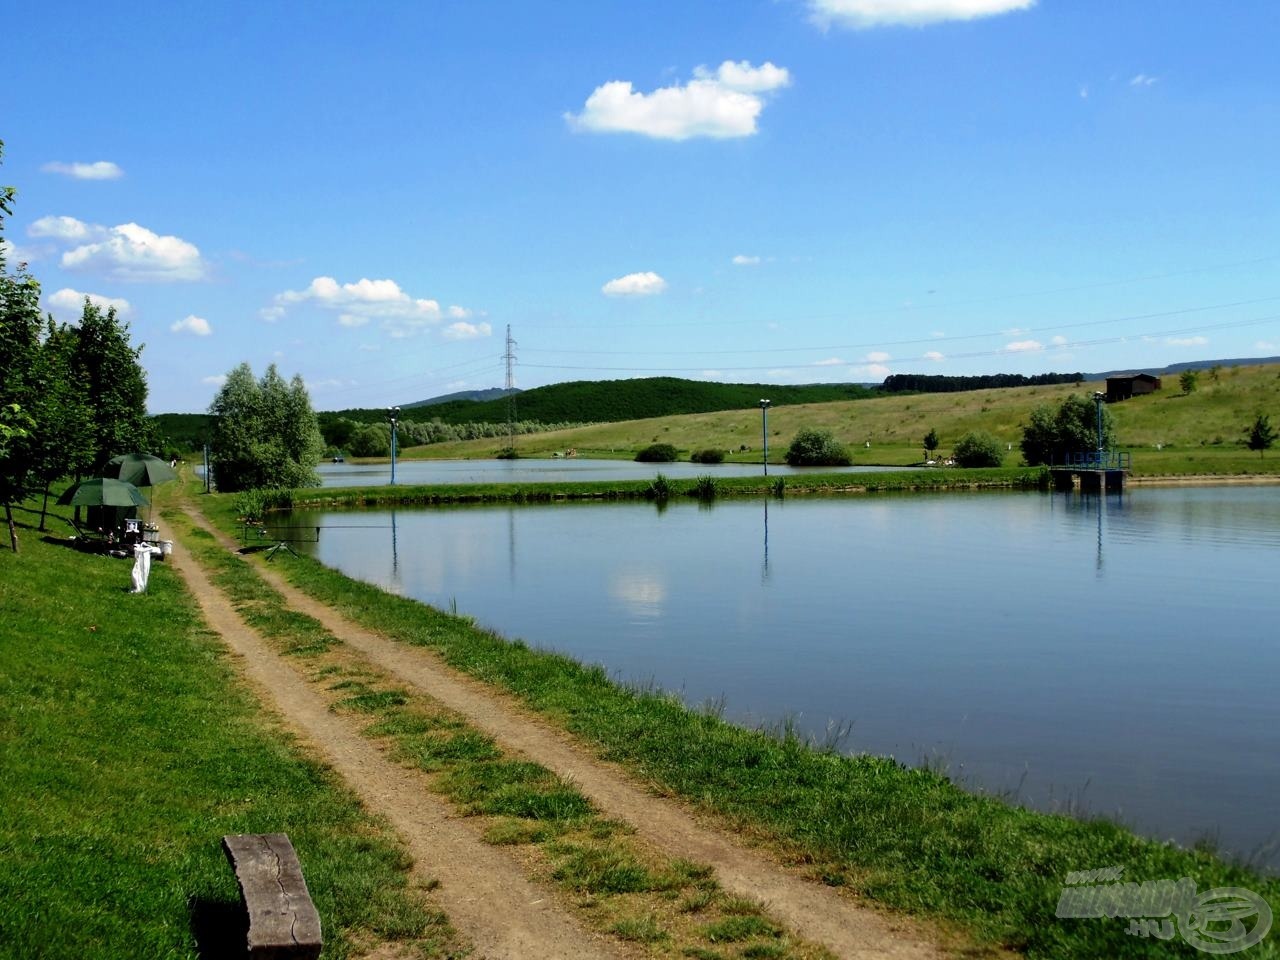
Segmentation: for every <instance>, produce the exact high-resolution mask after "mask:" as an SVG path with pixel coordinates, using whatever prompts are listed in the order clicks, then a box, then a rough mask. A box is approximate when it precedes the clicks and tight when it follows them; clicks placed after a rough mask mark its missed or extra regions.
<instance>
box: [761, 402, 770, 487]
mask: <svg viewBox="0 0 1280 960" xmlns="http://www.w3.org/2000/svg"><path fill="white" fill-rule="evenodd" d="M760 436H762V437H763V438H764V475H765V476H766V477H767V476H768V475H769V401H768V400H761V401H760Z"/></svg>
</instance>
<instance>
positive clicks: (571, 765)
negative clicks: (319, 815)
mask: <svg viewBox="0 0 1280 960" xmlns="http://www.w3.org/2000/svg"><path fill="white" fill-rule="evenodd" d="M188 514H189V515H190V516H191V517H192V519H193V520H194V521H195V522H196V523H198V524H200V525H201V526H203V527H204V528H205V529H209V530H211V531H212V532H213V533H214V535H215V536H218V537H219V539H220V540H221V541H222V543H223V544H224V545H225V546H227V547H228V548H232V549H233V548H235V547H236V544H235V543H234V542H232V541H231V540H230V539H229V538H227V537H225V536H223V535H222V534H221V533H220V532H218V531H216V530H213V529H212V527H211V526H210V525H209V524H208V523H207V522H206V521H205V520H204V518H203V517H201V516H199V515H198V514H196V513H195V512H194V511H190V510H188ZM258 572H259V573H260V574H261V576H262V577H263V578H264V579H265V580H266V581H267V582H268V583H269V584H270V586H271V587H272V588H273V589H274V590H276V591H277V592H278V593H279V594H280V595H281V596H283V597H284V598H285V599H286V601H287V602H288V604H289V605H290V606H291V607H292V608H293V609H295V610H297V611H298V612H301V613H304V614H306V615H308V616H310V617H312V618H314V619H315V620H317V621H318V622H319V623H321V624H322V625H323V626H324V627H325V628H326V629H327V630H329V631H330V632H331V633H332V634H334V635H335V636H336V637H339V638H340V639H341V640H342V641H343V642H344V643H346V644H348V645H349V646H350V647H351V648H352V649H354V650H357V651H359V652H360V653H361V654H363V655H364V656H365V657H367V658H368V659H369V660H370V661H371V662H372V663H373V664H375V665H376V666H378V667H379V668H380V669H382V670H384V671H386V672H387V673H388V674H390V675H392V676H395V677H396V678H398V679H399V680H401V681H403V682H404V683H407V684H409V685H411V686H413V687H416V688H417V689H418V690H420V691H421V692H423V693H425V694H427V695H428V696H430V697H432V698H433V699H435V700H437V701H439V702H440V703H442V704H444V705H445V706H447V707H449V708H450V709H452V710H454V711H456V712H457V713H459V714H461V715H462V716H463V717H465V718H466V719H467V720H468V721H469V722H470V723H472V724H473V725H474V726H476V727H477V728H479V729H480V730H482V731H484V732H485V733H487V734H489V735H490V736H492V737H493V738H494V739H495V740H496V741H497V742H498V743H499V744H501V745H503V746H505V747H510V748H512V749H514V750H517V751H519V752H520V753H523V754H525V755H526V756H528V757H529V758H530V759H532V760H534V761H536V762H538V763H540V764H542V765H543V766H545V767H547V768H548V769H550V770H552V771H553V772H555V773H557V774H559V775H560V776H562V777H565V778H566V779H569V780H572V781H573V782H574V784H575V785H576V786H577V787H578V788H579V789H580V790H581V792H582V793H583V794H584V795H586V796H587V797H588V798H589V799H590V800H591V801H592V802H593V803H595V804H596V805H597V806H598V807H599V808H600V809H601V810H602V811H604V812H605V813H606V815H608V816H610V817H614V818H617V819H621V820H625V821H626V822H627V823H629V824H630V825H631V826H632V827H634V828H635V829H636V830H637V831H638V833H639V834H640V835H641V836H642V837H643V838H645V839H646V840H648V841H649V842H651V843H652V844H654V846H655V847H657V848H658V849H660V850H662V851H664V852H666V853H668V854H669V855H672V856H680V857H691V858H695V859H697V860H698V861H700V862H703V863H707V864H709V865H711V866H712V867H713V868H714V869H715V871H716V875H717V877H718V879H719V881H720V883H721V885H722V886H723V887H724V888H725V889H726V890H727V891H729V892H731V893H734V894H736V895H739V896H746V897H750V898H753V899H758V900H761V901H763V902H764V903H765V905H766V906H767V908H768V909H769V911H770V913H771V914H772V915H773V916H774V917H775V918H776V919H778V920H780V921H781V922H783V923H784V924H786V925H787V926H788V927H789V928H790V929H792V930H794V931H795V932H796V933H797V934H798V935H800V936H802V937H804V938H805V939H807V940H811V941H814V942H817V943H821V944H823V945H824V946H826V947H827V948H829V949H830V950H832V951H833V952H834V953H836V954H837V955H838V956H841V957H850V958H873V957H875V958H902V960H908V958H910V960H915V958H937V957H941V956H944V952H943V951H942V950H941V949H940V948H939V947H938V946H936V944H935V943H934V942H933V938H932V937H930V935H929V934H928V933H927V932H926V931H925V930H924V929H923V927H922V925H918V924H916V923H913V922H911V921H908V920H905V919H895V918H891V917H889V916H887V915H886V914H884V913H882V912H880V911H878V910H875V909H873V908H871V907H869V906H865V905H862V904H859V903H857V902H855V901H853V900H851V899H849V898H847V897H844V896H841V895H840V894H839V893H837V892H836V891H834V890H832V889H831V888H829V887H826V886H823V885H821V884H818V883H815V882H812V881H807V880H805V879H803V878H801V877H799V876H797V875H796V874H795V873H793V872H791V871H788V870H787V869H786V868H784V867H782V866H780V865H779V864H778V863H776V862H775V861H774V860H772V859H771V858H769V856H768V855H767V854H765V853H763V852H761V851H759V850H754V849H751V848H748V847H746V846H743V845H742V844H741V843H739V842H738V841H736V840H735V839H733V838H731V837H730V836H728V835H727V834H726V833H724V832H722V831H720V830H717V829H715V828H713V827H710V826H707V825H706V824H704V823H701V822H699V820H698V819H697V818H696V817H695V816H694V815H693V814H692V813H691V812H690V810H689V809H688V808H687V807H685V806H683V805H682V804H680V803H678V802H676V801H673V800H669V799H665V798H662V797H658V796H654V795H653V794H652V793H651V792H650V791H649V790H648V789H647V788H646V786H645V785H644V784H643V783H640V782H638V781H637V780H636V779H635V778H634V777H632V776H630V775H629V774H627V773H626V772H625V771H624V770H622V769H621V768H620V767H618V766H616V765H613V764H609V763H606V762H604V761H601V760H600V759H598V758H597V757H596V756H594V755H593V754H592V753H591V752H590V751H589V750H587V749H586V748H584V747H583V746H581V745H580V744H578V743H576V742H574V741H572V740H571V739H570V738H569V737H568V735H567V734H565V733H564V732H563V731H560V730H557V729H555V728H553V727H550V726H549V725H548V724H547V723H546V721H545V720H543V719H541V718H539V717H537V716H536V715H534V714H532V713H530V712H529V711H527V710H525V709H523V708H522V707H520V706H519V705H518V704H517V703H515V701H514V700H513V699H512V698H510V697H506V696H503V695H502V694H500V693H499V692H497V691H495V690H493V689H492V688H488V687H485V686H483V685H482V684H480V683H479V682H477V681H475V680H472V679H470V678H467V677H464V676H462V675H461V674H459V673H457V672H456V671H454V670H453V669H452V668H450V667H448V666H447V665H445V664H444V663H443V662H441V660H440V659H439V658H438V657H437V656H436V655H435V654H434V653H432V652H431V651H429V650H425V649H421V648H417V647H410V646H406V645H404V644H401V643H397V642H394V641H391V640H388V639H386V638H385V637H381V636H378V635H376V634H374V633H371V632H369V631H368V630H366V629H364V628H363V627H361V626H359V625H357V624H355V623H352V622H351V621H350V620H348V619H346V618H345V617H343V616H341V615H340V614H338V613H337V612H335V611H334V610H332V609H331V608H329V607H327V606H325V605H324V604H322V603H319V602H317V601H315V600H314V599H312V598H311V597H309V596H307V595H306V594H305V593H303V592H301V591H300V590H298V589H297V588H295V587H293V586H292V585H291V584H290V583H289V582H288V581H287V580H286V579H285V578H284V577H282V576H280V575H279V574H278V573H276V572H274V571H272V570H268V569H264V568H261V567H259V568H258ZM299 682H301V681H299ZM357 789H358V786H357ZM433 869H434V867H433ZM450 916H451V918H452V919H454V922H455V923H456V924H457V925H458V926H459V927H460V928H462V929H464V930H465V929H466V924H465V923H464V921H463V919H462V918H461V917H454V916H453V913H452V911H450Z"/></svg>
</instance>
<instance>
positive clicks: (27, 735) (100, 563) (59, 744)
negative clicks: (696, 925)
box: [0, 530, 454, 960]
mask: <svg viewBox="0 0 1280 960" xmlns="http://www.w3.org/2000/svg"><path fill="white" fill-rule="evenodd" d="M23 534H24V536H23V542H22V552H21V553H20V554H19V555H17V556H14V555H13V554H11V553H10V552H9V551H8V550H3V551H0V621H2V622H3V623H4V624H5V629H4V642H3V643H0V810H2V811H3V816H0V957H3V958H14V960H19V958H21V960H26V958H31V957H44V958H59V957H66V958H81V957H90V956H91V957H94V958H95V960H110V958H122V960H125V958H128V960H132V958H136V957H170V958H180V957H192V958H193V957H195V956H197V944H196V935H195V934H194V933H193V926H194V927H195V929H197V930H201V931H202V936H203V937H204V938H205V939H204V942H205V943H206V945H207V946H209V951H208V955H214V953H216V952H217V944H218V942H219V938H220V937H225V936H228V935H230V931H231V929H232V928H231V927H230V925H229V924H228V922H227V920H226V917H227V916H228V914H229V913H230V912H231V911H232V910H233V909H234V905H235V904H236V903H237V901H238V890H237V887H236V883H235V879H234V876H233V874H232V872H231V869H230V867H229V866H228V865H227V862H226V860H225V858H224V856H223V854H222V851H221V848H220V840H221V838H222V836H223V835H225V834H230V833H259V832H276V831H282V832H285V833H288V834H289V836H290V838H291V839H292V841H293V843H294V846H295V848H296V849H297V851H298V855H299V858H300V860H301V862H302V865H303V870H304V872H305V874H306V878H307V883H308V886H309V888H310V890H311V893H312V896H313V898H314V900H315V902H316V905H317V908H318V909H319V911H320V916H321V919H322V922H323V924H324V930H325V941H326V944H325V956H326V957H332V958H341V957H349V956H353V955H354V954H356V953H357V952H363V951H364V949H366V948H367V947H369V946H371V945H373V944H376V943H377V942H379V941H383V940H391V941H402V942H404V943H406V945H407V944H415V945H416V946H417V947H418V948H419V949H420V950H421V951H422V955H425V956H443V955H451V953H452V951H453V949H454V947H453V934H452V931H451V930H450V928H449V926H448V923H447V921H446V920H445V918H444V916H443V915H442V914H440V913H439V912H438V911H435V910H433V909H431V908H430V907H429V906H427V905H426V904H425V902H424V901H423V900H422V898H421V897H420V896H419V895H418V894H417V893H415V892H414V891H412V890H410V889H409V887H408V885H407V871H408V867H409V862H408V859H407V856H406V854H405V853H404V851H403V850H402V849H401V847H400V846H399V845H398V842H397V841H396V840H395V838H394V835H393V834H392V833H390V831H389V830H388V829H387V828H386V827H385V826H384V825H382V824H381V823H380V822H378V821H375V820H373V819H372V818H370V817H369V816H367V815H366V814H364V813H363V812H362V811H361V809H360V806H359V804H358V802H357V800H356V799H355V797H354V796H353V795H352V794H351V793H350V791H348V790H347V789H346V788H345V787H344V786H343V785H342V784H340V783H339V782H338V781H337V780H336V779H335V777H334V776H333V775H332V774H331V773H330V772H329V771H328V770H327V768H325V767H323V766H321V765H319V764H318V763H316V762H315V761H313V760H311V759H309V758H308V757H307V756H305V755H303V754H302V753H301V752H300V751H299V750H297V749H296V748H295V747H294V746H293V745H292V744H291V742H290V740H289V739H288V738H287V737H286V736H285V735H284V734H283V733H282V732H281V731H280V730H278V729H277V728H275V727H274V725H273V724H272V723H271V722H270V721H268V720H266V719H265V718H264V716H263V714H262V713H261V712H260V711H259V709H258V708H257V706H256V705H255V703H254V702H253V701H252V700H251V698H250V697H249V696H247V695H246V694H245V693H244V692H243V688H242V686H241V684H240V682H239V681H238V679H237V678H236V676H235V675H234V674H233V672H232V670H231V667H230V666H229V664H228V660H227V656H226V654H225V652H224V650H223V648H222V647H221V646H220V644H219V643H218V641H217V640H216V638H214V637H213V636H211V635H210V634H209V632H208V631H207V630H206V629H205V628H204V626H203V625H202V623H201V621H200V619H199V617H198V615H197V613H196V612H195V611H194V607H193V603H192V601H191V598H190V596H189V595H188V594H187V593H186V592H185V590H184V589H183V587H182V585H181V583H180V582H179V580H178V579H177V578H176V577H175V576H174V574H173V572H172V571H171V570H169V569H167V568H166V567H164V566H163V565H157V566H156V567H154V568H153V573H152V577H151V583H150V592H149V593H148V594H146V595H141V596H138V595H130V594H126V593H125V592H124V588H125V587H126V586H127V584H128V582H129V570H130V565H129V563H128V562H126V561H122V560H116V559H110V558H105V557H100V556H92V555H89V554H84V553H79V552H77V551H75V550H73V549H70V548H69V547H67V546H62V545H55V544H53V543H48V542H44V541H42V540H41V539H40V538H39V536H38V535H37V534H35V533H34V531H30V530H25V531H23ZM219 931H221V932H219Z"/></svg>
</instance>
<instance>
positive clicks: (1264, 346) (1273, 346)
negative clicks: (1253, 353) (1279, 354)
mask: <svg viewBox="0 0 1280 960" xmlns="http://www.w3.org/2000/svg"><path fill="white" fill-rule="evenodd" d="M1253 349H1255V350H1280V343H1278V342H1276V341H1275V340H1259V341H1258V342H1257V343H1255V344H1254V345H1253Z"/></svg>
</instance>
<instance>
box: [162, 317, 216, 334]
mask: <svg viewBox="0 0 1280 960" xmlns="http://www.w3.org/2000/svg"><path fill="white" fill-rule="evenodd" d="M169 329H170V330H172V331H173V332H174V333H192V334H195V335H196V336H197V337H207V336H209V334H211V333H213V328H212V327H210V326H209V321H208V320H206V319H205V318H204V317H197V316H196V315H195V314H189V315H188V316H187V317H186V318H185V319H182V320H176V321H174V322H173V323H172V324H170V325H169Z"/></svg>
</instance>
